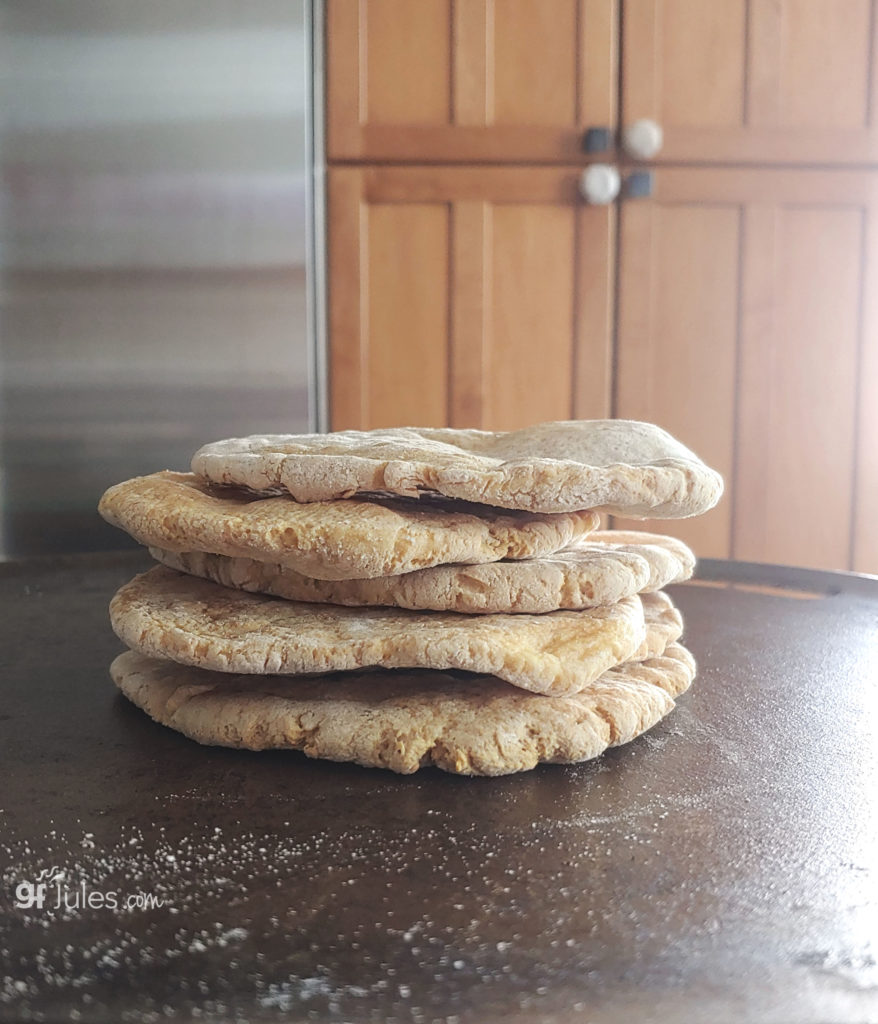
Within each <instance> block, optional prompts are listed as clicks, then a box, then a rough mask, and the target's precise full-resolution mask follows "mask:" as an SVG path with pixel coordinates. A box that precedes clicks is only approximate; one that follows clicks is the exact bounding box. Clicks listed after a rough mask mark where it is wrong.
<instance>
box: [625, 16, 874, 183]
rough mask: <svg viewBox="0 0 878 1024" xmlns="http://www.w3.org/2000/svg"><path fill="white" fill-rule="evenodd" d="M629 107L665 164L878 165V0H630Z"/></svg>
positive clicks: (628, 113) (630, 115) (627, 47)
mask: <svg viewBox="0 0 878 1024" xmlns="http://www.w3.org/2000/svg"><path fill="white" fill-rule="evenodd" d="M622 22H623V28H622V38H623V54H624V56H623V72H622V94H623V100H622V113H623V121H624V123H625V124H630V123H631V122H632V121H634V120H637V119H639V118H652V119H654V120H655V121H657V122H658V123H659V124H660V125H661V126H662V128H663V130H664V138H665V141H664V146H663V148H662V150H661V152H660V154H659V156H658V157H657V159H659V160H663V161H693V162H705V161H708V162H751V163H760V164H764V163H817V164H827V163H831V164H857V163H869V162H876V161H878V131H876V120H875V119H876V116H878V110H876V100H878V65H876V61H875V60H874V52H875V45H876V32H878V27H876V17H875V3H874V0H721V2H719V0H710V2H705V0H624V3H623V18H622Z"/></svg>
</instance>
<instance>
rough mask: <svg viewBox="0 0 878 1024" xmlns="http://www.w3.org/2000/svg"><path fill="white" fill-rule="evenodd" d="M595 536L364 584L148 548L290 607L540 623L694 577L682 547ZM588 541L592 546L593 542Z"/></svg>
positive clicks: (656, 539)
mask: <svg viewBox="0 0 878 1024" xmlns="http://www.w3.org/2000/svg"><path fill="white" fill-rule="evenodd" d="M616 536H617V535H616V534H615V533H613V532H611V531H600V532H597V533H594V534H590V535H589V536H588V537H587V538H586V540H585V541H580V542H579V543H578V544H576V545H575V546H574V547H571V548H567V549H566V550H564V551H559V552H556V553H555V554H553V555H543V556H542V557H539V558H528V559H524V560H521V561H516V562H511V561H502V562H490V563H488V564H486V565H466V566H463V565H437V566H433V567H432V568H429V569H419V570H417V571H416V572H410V573H403V574H402V575H399V576H381V577H378V578H377V579H369V580H315V579H313V578H311V577H310V576H303V575H302V574H301V573H297V572H296V571H295V570H294V569H290V568H287V567H286V566H282V565H274V564H271V563H270V562H259V561H256V560H255V559H252V558H228V557H226V556H224V555H214V554H209V553H207V552H202V551H181V552H174V551H165V550H162V549H160V548H150V553H151V554H152V556H153V557H154V558H155V559H156V560H157V561H159V562H161V563H162V564H163V565H166V566H168V567H169V568H171V569H176V570H177V571H179V572H185V573H188V574H190V575H192V576H200V577H202V578H203V579H208V580H213V582H214V583H219V584H221V585H222V586H224V587H235V588H236V589H238V590H247V591H250V592H251V593H257V594H271V595H273V596H274V597H282V598H285V599H286V600H290V601H310V602H315V603H318V604H326V603H328V604H340V605H347V606H352V607H356V606H381V605H383V606H389V607H396V608H410V609H412V610H430V611H455V612H461V613H464V614H467V615H474V614H477V615H484V614H492V613H497V612H505V613H528V614H531V615H540V614H543V613H545V612H552V611H557V610H558V609H559V608H569V609H578V608H592V607H594V606H595V605H601V604H614V603H615V602H617V601H621V600H622V598H623V597H630V596H631V595H632V594H637V593H639V592H642V591H655V590H659V589H661V588H662V587H665V586H667V585H668V584H671V583H678V582H680V581H681V580H684V579H688V578H689V577H690V576H691V575H692V570H693V568H694V566H695V557H694V555H693V554H692V552H691V551H690V550H689V549H688V548H687V547H686V545H685V544H683V543H682V541H678V540H675V539H674V538H673V537H668V538H663V537H660V536H656V535H654V534H649V533H631V532H627V533H624V534H623V533H619V535H618V536H619V537H620V538H622V541H623V543H619V544H617V543H615V540H616ZM592 538H597V540H595V541H594V542H592Z"/></svg>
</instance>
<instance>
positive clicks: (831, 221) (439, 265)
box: [327, 0, 878, 572]
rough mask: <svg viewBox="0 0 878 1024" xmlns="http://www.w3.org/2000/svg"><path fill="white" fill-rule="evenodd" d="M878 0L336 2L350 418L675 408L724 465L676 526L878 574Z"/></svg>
mask: <svg viewBox="0 0 878 1024" xmlns="http://www.w3.org/2000/svg"><path fill="white" fill-rule="evenodd" d="M875 6H876V5H875V3H874V2H873V0H711V2H710V3H705V2H704V0H621V2H620V3H617V2H616V0H418V3H412V2H411V0H327V16H328V25H327V29H328V60H329V65H328V158H329V172H328V243H329V343H330V349H329V351H330V376H331V381H330V398H331V410H332V426H333V427H334V428H345V427H366V428H368V427H377V426H387V425H393V424H396V425H400V424H409V423H422V424H430V425H433V424H445V423H447V424H451V425H454V426H461V427H464V426H472V427H483V428H487V429H508V428H514V427H519V426H522V425H525V424H527V423H532V422H536V421H539V420H544V419H561V418H567V417H601V416H607V415H612V416H620V417H630V418H641V419H647V420H651V421H654V422H657V423H659V424H661V425H662V426H664V427H666V428H667V429H669V430H670V431H671V432H672V433H674V434H676V435H677V436H679V437H680V438H681V439H682V440H683V441H684V442H685V443H687V444H689V445H690V446H691V447H692V448H693V449H694V450H696V451H697V452H699V453H700V454H701V455H702V456H703V457H704V458H705V459H706V460H707V461H709V462H710V463H711V464H712V465H715V466H716V467H717V468H718V469H719V470H720V471H721V472H722V473H723V475H724V477H725V479H726V483H727V495H726V497H725V499H724V500H723V502H722V504H721V505H720V506H719V507H718V508H717V509H716V510H714V511H713V512H711V513H709V514H708V515H707V516H704V517H702V518H699V519H696V520H692V521H684V522H681V523H678V524H665V523H661V524H656V525H657V528H659V529H661V530H667V532H672V533H676V534H677V535H678V536H681V537H683V538H684V539H686V540H687V541H689V542H690V543H692V544H693V546H694V547H695V548H696V549H697V550H698V551H699V553H700V554H702V555H704V556H718V557H724V556H731V557H736V558H740V559H745V560H755V561H774V562H785V563H790V564H799V565H809V566H825V567H828V568H852V569H857V570H860V571H867V572H878V309H876V302H878V251H876V244H878V243H876V241H875V239H876V237H878V224H876V222H875V210H876V196H878V192H876V188H878V140H876V135H875V129H874V128H873V122H874V118H875V117H876V116H878V115H876V113H875V111H876V100H878V94H876V85H875V76H876V71H875V66H876V63H878V62H875V61H874V60H873V51H874V49H875V36H876V23H878V18H876V11H875V10H874V8H875ZM617 96H618V97H621V107H620V108H619V109H617V102H616V98H617ZM644 117H647V118H653V119H655V120H656V121H658V122H659V123H660V124H661V126H662V128H663V131H664V146H663V148H662V149H661V151H660V152H659V153H658V154H657V155H656V157H655V159H654V160H652V161H651V162H650V163H648V164H641V165H640V166H639V168H638V166H637V165H636V162H635V161H633V160H632V159H631V158H630V157H627V156H625V155H624V154H623V153H621V152H620V151H619V150H618V149H616V148H614V149H612V150H611V151H610V152H609V153H607V154H603V155H601V156H600V159H601V160H603V161H606V162H618V164H619V166H620V168H621V170H622V174H623V177H624V176H625V175H627V174H629V173H631V172H632V171H634V170H637V169H640V170H643V169H646V170H651V172H652V179H653V180H652V194H651V195H650V196H648V197H644V198H639V199H634V198H623V199H622V200H621V201H620V202H619V203H616V204H612V205H610V206H589V205H586V204H585V203H584V201H583V200H582V199H581V197H580V195H579V191H578V179H579V175H580V174H581V171H582V169H583V167H585V166H586V164H587V161H588V160H589V159H594V157H587V156H586V154H585V153H584V152H583V150H582V137H583V133H584V131H585V129H586V128H588V127H591V126H599V125H608V126H610V127H611V128H613V129H614V130H615V133H616V136H615V137H616V138H618V137H620V135H621V132H622V129H623V128H624V127H625V125H627V124H630V123H631V122H632V121H633V120H636V119H638V118H644ZM855 165H857V166H855ZM625 525H634V524H625Z"/></svg>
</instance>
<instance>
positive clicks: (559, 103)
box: [326, 0, 618, 163]
mask: <svg viewBox="0 0 878 1024" xmlns="http://www.w3.org/2000/svg"><path fill="white" fill-rule="evenodd" d="M617 25H618V8H617V0H327V31H326V40H327V62H328V68H327V152H328V157H329V159H330V160H361V159H364V160H409V161H442V162H443V163H450V162H454V161H477V160H521V161H524V160H527V161H534V162H538V161H547V160H551V161H556V162H560V161H563V160H568V161H569V160H574V159H578V158H580V157H582V155H583V148H582V146H583V133H584V131H585V129H586V128H587V127H588V126H607V127H612V126H613V124H614V122H615V118H616V109H615V98H616V94H617V89H618V85H617V80H618V66H617V54H618V47H617Z"/></svg>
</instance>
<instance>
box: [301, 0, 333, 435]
mask: <svg viewBox="0 0 878 1024" xmlns="http://www.w3.org/2000/svg"><path fill="white" fill-rule="evenodd" d="M304 5H305V32H306V58H305V59H306V75H307V95H308V106H309V111H308V117H307V118H306V124H307V154H308V161H309V165H310V166H309V174H308V176H307V180H308V188H307V203H308V209H307V217H306V245H307V256H306V261H307V269H306V272H307V281H308V303H307V306H308V311H307V322H308V340H309V344H308V422H309V429H310V430H311V431H312V432H315V433H325V432H326V431H327V430H328V429H329V388H328V382H329V370H328V359H327V330H326V287H327V284H326V161H325V155H324V154H325V152H326V147H325V144H324V131H325V123H326V120H325V113H326V92H325V85H324V81H325V59H324V55H325V50H326V48H325V25H326V10H325V3H324V0H304Z"/></svg>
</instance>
